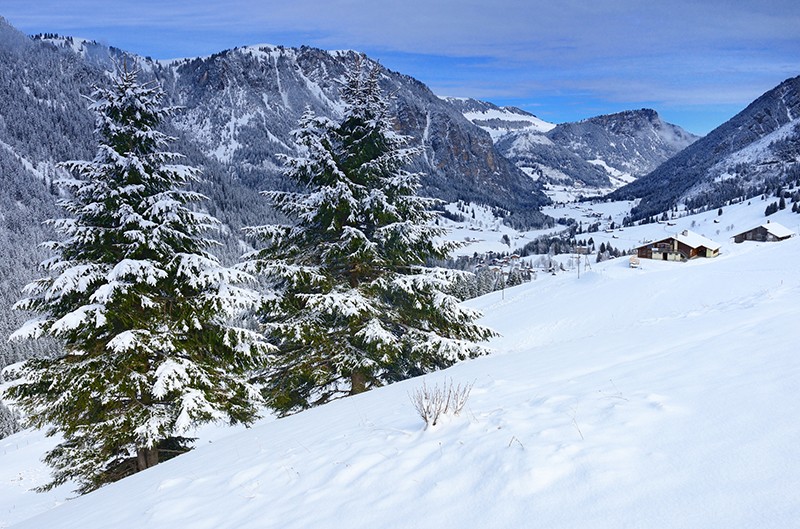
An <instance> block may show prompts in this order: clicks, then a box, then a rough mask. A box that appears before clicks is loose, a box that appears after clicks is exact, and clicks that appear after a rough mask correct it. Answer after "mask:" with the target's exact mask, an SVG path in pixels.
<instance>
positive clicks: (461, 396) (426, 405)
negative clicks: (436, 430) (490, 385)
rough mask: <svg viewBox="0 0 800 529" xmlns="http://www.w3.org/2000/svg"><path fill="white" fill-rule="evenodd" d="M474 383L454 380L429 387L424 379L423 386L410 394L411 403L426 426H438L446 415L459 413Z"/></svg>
mask: <svg viewBox="0 0 800 529" xmlns="http://www.w3.org/2000/svg"><path fill="white" fill-rule="evenodd" d="M470 391H472V384H464V385H461V384H458V385H454V384H453V381H452V380H450V381H449V382H445V383H444V386H442V387H440V386H439V385H438V384H437V385H435V386H433V387H429V386H428V385H427V384H426V383H425V381H424V380H423V381H422V387H421V388H417V390H416V391H414V393H412V394H410V395H409V397H410V398H411V403H412V404H413V405H414V409H415V410H417V413H419V416H420V417H422V420H423V421H425V427H426V428H427V427H428V426H436V423H437V422H438V421H439V418H440V417H442V416H444V415H458V414H459V413H461V410H463V409H464V406H466V404H467V399H469V393H470Z"/></svg>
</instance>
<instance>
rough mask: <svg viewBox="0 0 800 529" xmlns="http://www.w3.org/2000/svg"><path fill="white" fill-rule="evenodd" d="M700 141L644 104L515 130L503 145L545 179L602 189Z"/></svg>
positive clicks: (514, 158) (581, 188) (500, 146)
mask: <svg viewBox="0 0 800 529" xmlns="http://www.w3.org/2000/svg"><path fill="white" fill-rule="evenodd" d="M695 140H697V136H694V135H692V134H690V133H688V132H686V131H685V130H683V129H682V128H680V127H678V126H677V125H673V124H671V123H666V122H665V121H663V120H662V119H661V118H660V117H659V115H658V113H657V112H656V111H655V110H651V109H641V110H631V111H625V112H619V113H616V114H609V115H604V116H597V117H593V118H589V119H585V120H583V121H579V122H576V123H562V124H560V125H557V126H556V127H554V128H553V129H551V130H549V131H547V132H546V133H541V132H538V131H535V130H533V129H523V130H518V131H514V132H511V133H509V134H507V135H505V136H503V137H502V138H500V139H499V140H498V141H497V148H498V150H499V151H500V152H501V153H503V155H504V156H506V157H507V158H508V159H509V160H511V161H513V162H514V163H515V164H516V165H517V166H518V167H520V168H521V169H522V170H523V171H525V172H526V173H528V174H529V175H531V176H532V177H535V178H537V179H539V180H541V181H542V182H544V183H547V184H550V185H554V184H562V185H564V184H566V185H567V186H570V185H571V186H575V187H578V188H579V189H578V190H577V193H576V194H579V193H581V192H582V193H584V194H599V193H600V192H601V191H603V192H609V191H611V190H612V189H616V188H619V187H621V186H623V185H625V184H628V183H630V182H632V181H634V180H636V178H638V177H640V176H644V175H645V174H647V173H649V172H650V171H652V170H653V169H655V168H656V167H658V165H659V164H661V163H663V162H664V161H666V160H667V159H669V158H670V157H671V156H674V155H675V154H676V153H678V152H680V151H681V150H682V149H684V148H685V147H686V146H688V145H690V144H691V143H692V142H694V141H695ZM586 188H589V189H586Z"/></svg>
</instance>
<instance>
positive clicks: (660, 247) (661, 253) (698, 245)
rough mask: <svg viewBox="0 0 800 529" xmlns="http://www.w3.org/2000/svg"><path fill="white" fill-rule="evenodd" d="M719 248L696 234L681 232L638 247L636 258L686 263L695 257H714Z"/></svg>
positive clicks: (709, 240) (717, 244) (717, 253)
mask: <svg viewBox="0 0 800 529" xmlns="http://www.w3.org/2000/svg"><path fill="white" fill-rule="evenodd" d="M721 247H722V246H721V245H720V244H719V243H716V242H714V241H712V240H711V239H707V238H706V237H703V236H702V235H700V234H698V233H694V232H691V231H689V230H683V231H682V232H681V233H679V234H677V235H675V236H673V237H667V238H666V239H661V240H659V241H654V242H649V243H647V244H644V245H642V246H639V247H638V248H636V256H637V257H639V258H640V259H658V260H662V261H686V260H688V259H694V258H695V257H716V256H718V255H719V250H720V248H721Z"/></svg>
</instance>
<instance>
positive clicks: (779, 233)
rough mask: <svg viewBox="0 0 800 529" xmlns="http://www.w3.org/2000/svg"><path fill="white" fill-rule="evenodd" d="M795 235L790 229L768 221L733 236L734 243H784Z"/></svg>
mask: <svg viewBox="0 0 800 529" xmlns="http://www.w3.org/2000/svg"><path fill="white" fill-rule="evenodd" d="M792 235H794V232H793V231H792V230H790V229H789V228H787V227H785V226H782V225H781V224H778V223H777V222H770V221H767V222H766V223H765V224H762V225H761V226H756V227H755V228H752V229H749V230H747V231H743V232H742V233H740V234H738V235H734V236H733V240H734V242H744V241H759V242H775V241H783V240H786V239H788V238H789V237H791V236H792Z"/></svg>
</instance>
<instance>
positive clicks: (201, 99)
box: [0, 18, 552, 367]
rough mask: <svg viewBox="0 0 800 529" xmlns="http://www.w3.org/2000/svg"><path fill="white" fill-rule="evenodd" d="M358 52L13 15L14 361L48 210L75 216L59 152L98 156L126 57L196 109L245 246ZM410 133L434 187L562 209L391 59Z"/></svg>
mask: <svg viewBox="0 0 800 529" xmlns="http://www.w3.org/2000/svg"><path fill="white" fill-rule="evenodd" d="M357 57H358V54H357V53H356V52H351V51H348V52H326V51H322V50H318V49H313V48H307V47H303V48H300V49H291V48H282V47H274V46H252V47H245V48H237V49H233V50H228V51H224V52H221V53H218V54H215V55H212V56H209V57H203V58H196V59H186V60H180V61H168V62H155V61H153V60H151V59H149V58H141V57H136V56H133V55H131V54H128V53H126V52H124V51H122V50H119V49H115V48H109V47H107V46H104V45H101V44H98V43H96V42H93V41H87V40H81V39H74V38H71V37H58V36H56V35H39V36H36V37H34V38H31V37H28V36H26V35H24V34H22V33H21V32H19V31H17V30H16V29H15V28H13V27H12V26H10V25H9V24H8V23H6V22H5V20H3V19H2V18H0V241H2V245H0V270H2V271H3V272H4V273H3V275H2V278H1V279H0V281H2V285H3V288H2V290H0V322H2V324H1V325H2V327H0V367H2V366H5V365H8V364H10V363H13V362H15V361H17V360H19V359H21V358H23V357H27V356H29V355H30V354H32V353H31V351H29V350H22V349H20V348H21V347H24V348H31V347H39V346H38V345H34V344H31V343H28V344H23V345H17V344H7V343H6V340H5V337H7V336H8V334H9V331H11V330H13V329H14V328H15V327H16V326H17V325H18V324H19V323H20V322H21V321H22V319H23V318H22V316H21V315H17V314H15V313H14V312H13V311H11V310H10V308H9V307H10V306H11V305H12V304H13V303H14V301H16V300H17V299H18V297H19V290H20V288H21V287H22V286H23V285H24V284H25V283H26V282H27V281H29V280H30V279H31V278H32V277H34V275H35V274H36V271H35V269H36V264H37V263H39V262H40V261H41V260H42V259H43V258H44V257H45V255H46V253H45V252H44V251H43V250H41V249H40V248H38V243H40V242H43V241H45V240H48V239H49V238H50V237H51V234H50V233H49V232H48V228H47V227H46V226H44V225H43V224H42V223H43V221H44V220H46V219H48V218H53V217H58V216H60V215H61V213H60V212H59V210H58V208H57V207H56V206H55V202H56V199H57V197H58V193H59V191H58V189H57V186H55V185H54V184H53V181H54V180H55V179H57V178H59V177H61V176H63V175H64V173H63V172H62V171H61V170H60V169H58V168H57V164H58V163H60V162H63V161H67V160H73V159H91V158H92V157H93V156H94V151H95V145H96V138H95V137H94V134H93V130H94V118H93V116H92V114H91V113H90V112H89V110H88V105H89V103H90V101H89V100H88V99H87V97H88V96H89V95H90V94H91V92H92V87H93V86H95V85H98V84H103V83H105V82H106V81H107V72H108V71H109V70H110V69H111V68H113V67H114V63H115V62H116V63H117V64H122V65H123V66H124V67H125V66H127V67H131V68H133V67H136V68H140V69H141V70H142V76H143V77H144V78H146V79H148V78H149V79H155V80H158V81H160V82H161V83H162V84H163V86H164V89H165V91H166V92H167V95H168V97H169V99H170V104H174V105H179V106H181V107H183V108H182V110H181V111H180V112H178V113H177V115H176V116H175V118H174V119H173V120H172V121H171V122H169V123H166V125H165V132H167V133H169V134H171V135H173V136H175V137H176V138H177V141H176V142H175V143H173V144H172V146H171V149H172V150H174V151H176V152H180V153H182V154H184V155H186V157H187V159H186V163H188V164H189V165H193V166H197V167H200V168H202V170H203V174H204V181H203V183H201V184H199V186H198V188H199V189H198V190H199V191H201V192H203V193H205V194H206V195H207V196H208V197H209V198H210V200H209V201H207V202H205V203H204V204H203V207H205V208H206V209H208V210H209V212H210V213H212V214H213V215H215V216H216V217H218V218H220V219H221V220H222V221H223V222H224V223H225V225H226V233H223V234H222V237H223V239H224V241H225V243H226V247H225V248H223V249H222V250H221V251H222V253H223V254H224V256H225V257H226V258H227V259H231V258H235V257H238V255H239V254H240V253H241V251H242V248H241V247H240V243H239V242H238V240H237V239H238V238H239V228H240V227H241V226H243V225H253V224H261V223H266V222H271V221H273V220H275V215H274V213H273V212H272V211H271V210H270V209H269V207H268V205H267V203H266V200H264V198H263V197H261V196H260V195H259V192H260V191H262V190H265V189H277V188H285V186H286V185H287V183H286V182H285V180H284V179H283V178H282V177H281V165H280V161H279V160H278V157H277V155H278V154H279V153H290V152H292V150H293V146H292V141H291V137H290V132H291V130H292V129H293V128H295V127H296V123H297V119H298V118H299V116H300V115H301V113H302V112H303V111H304V110H305V109H306V108H307V107H310V108H312V109H314V110H315V111H316V112H317V113H319V114H322V115H327V116H332V117H335V116H337V114H338V113H340V112H341V109H342V104H341V99H340V96H339V88H340V80H341V77H342V75H343V72H344V71H345V68H346V66H347V65H348V64H351V63H352V61H354V60H356V58H357ZM381 86H382V88H383V89H384V90H385V92H386V93H387V94H390V95H391V96H392V105H393V109H392V111H393V114H394V115H395V116H396V124H397V127H398V129H399V131H400V132H402V133H404V134H408V135H410V136H412V137H413V138H414V140H413V143H414V144H415V145H417V146H419V147H420V155H419V157H418V158H417V159H416V161H415V162H414V167H413V168H412V169H414V170H417V171H422V172H424V173H425V176H424V177H423V178H422V186H423V188H422V190H421V192H422V193H423V194H426V195H429V196H434V197H437V198H441V199H443V200H446V201H455V200H467V201H473V202H478V203H484V204H487V205H490V206H493V207H495V208H498V211H500V210H501V209H502V210H503V211H506V212H507V220H508V222H510V223H514V224H516V225H528V226H530V225H542V224H548V223H550V222H552V221H551V219H549V218H548V217H546V216H545V215H543V214H541V213H540V212H539V208H540V206H541V205H543V204H545V203H547V202H548V200H547V198H546V197H545V196H544V195H543V194H542V193H541V190H540V185H539V184H538V183H536V182H533V181H532V180H531V179H530V178H528V177H527V176H526V175H525V174H524V173H523V172H522V171H520V170H519V169H518V168H517V167H516V166H514V165H513V164H512V163H510V162H509V161H507V160H506V159H505V158H503V157H502V156H501V155H500V154H499V153H498V152H497V151H496V149H495V147H494V145H493V143H492V141H491V138H490V137H489V136H487V135H486V134H485V133H484V132H483V131H482V130H480V129H479V128H478V127H477V126H475V125H473V124H472V123H470V122H469V121H468V120H466V119H465V118H464V117H463V116H462V115H461V114H460V113H459V112H458V111H457V110H455V109H454V108H453V107H452V106H450V105H449V104H448V103H447V102H446V101H443V100H442V99H440V98H438V97H436V96H435V95H434V94H433V93H432V92H431V91H430V90H429V89H428V88H427V87H425V85H423V84H422V83H420V82H419V81H416V80H415V79H413V78H411V77H408V76H405V75H402V74H400V73H397V72H392V71H389V70H387V69H382V77H381Z"/></svg>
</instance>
